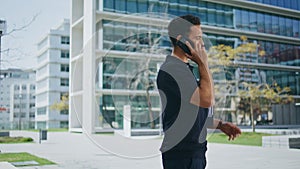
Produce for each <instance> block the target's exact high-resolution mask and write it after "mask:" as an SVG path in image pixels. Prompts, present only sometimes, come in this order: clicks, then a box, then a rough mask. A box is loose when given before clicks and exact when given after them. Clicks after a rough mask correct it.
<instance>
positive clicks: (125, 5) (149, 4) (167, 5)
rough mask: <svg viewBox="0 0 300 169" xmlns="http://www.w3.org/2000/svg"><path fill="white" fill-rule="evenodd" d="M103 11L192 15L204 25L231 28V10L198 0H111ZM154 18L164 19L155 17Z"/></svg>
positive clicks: (228, 7)
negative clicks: (198, 18)
mask: <svg viewBox="0 0 300 169" xmlns="http://www.w3.org/2000/svg"><path fill="white" fill-rule="evenodd" d="M103 10H104V11H108V12H117V13H126V14H131V13H148V12H158V13H167V14H170V15H173V16H179V15H184V14H187V13H190V14H194V15H196V16H198V17H200V18H201V23H202V24H205V25H216V26H219V27H229V28H233V18H234V16H233V8H232V7H230V6H225V5H219V4H217V5H216V4H214V3H210V2H203V1H198V0H169V1H167V0H160V1H159V0H127V2H126V1H124V0H111V1H104V7H103ZM156 17H164V16H163V15H157V16H156Z"/></svg>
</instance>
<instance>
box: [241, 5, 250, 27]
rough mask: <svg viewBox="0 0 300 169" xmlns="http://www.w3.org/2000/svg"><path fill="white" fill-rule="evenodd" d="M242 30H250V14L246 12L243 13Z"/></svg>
mask: <svg viewBox="0 0 300 169" xmlns="http://www.w3.org/2000/svg"><path fill="white" fill-rule="evenodd" d="M242 29H243V30H249V12H248V11H246V10H243V11H242Z"/></svg>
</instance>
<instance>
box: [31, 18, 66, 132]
mask: <svg viewBox="0 0 300 169" xmlns="http://www.w3.org/2000/svg"><path fill="white" fill-rule="evenodd" d="M69 32H70V23H69V20H67V19H65V20H63V21H62V23H61V24H59V26H57V27H56V28H53V29H51V30H50V31H49V32H48V33H47V34H46V35H45V36H44V37H43V38H41V40H40V41H39V42H38V43H37V48H38V54H37V67H36V126H35V127H36V128H37V129H40V128H42V129H49V128H67V127H68V111H67V110H62V111H60V110H55V109H53V108H51V106H52V105H53V104H55V103H58V102H60V100H61V97H62V96H63V95H65V94H68V91H69V48H70V45H69V44H70V38H69V36H70V33H69Z"/></svg>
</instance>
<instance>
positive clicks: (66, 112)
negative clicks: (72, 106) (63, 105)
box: [60, 110, 69, 115]
mask: <svg viewBox="0 0 300 169" xmlns="http://www.w3.org/2000/svg"><path fill="white" fill-rule="evenodd" d="M60 114H61V115H68V114H69V110H61V111H60Z"/></svg>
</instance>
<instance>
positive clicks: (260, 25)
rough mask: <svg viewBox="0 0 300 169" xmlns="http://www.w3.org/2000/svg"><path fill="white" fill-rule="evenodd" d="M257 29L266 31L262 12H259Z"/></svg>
mask: <svg viewBox="0 0 300 169" xmlns="http://www.w3.org/2000/svg"><path fill="white" fill-rule="evenodd" d="M257 31H258V32H262V33H264V32H265V24H264V15H263V14H262V13H257Z"/></svg>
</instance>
